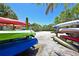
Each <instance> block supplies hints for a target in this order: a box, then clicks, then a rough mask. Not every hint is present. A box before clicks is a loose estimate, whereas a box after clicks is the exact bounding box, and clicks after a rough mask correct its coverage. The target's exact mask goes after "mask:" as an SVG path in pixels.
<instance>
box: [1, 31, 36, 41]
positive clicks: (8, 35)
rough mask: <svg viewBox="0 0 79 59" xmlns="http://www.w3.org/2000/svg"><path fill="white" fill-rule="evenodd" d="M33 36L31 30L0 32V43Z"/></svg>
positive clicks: (33, 33)
mask: <svg viewBox="0 0 79 59" xmlns="http://www.w3.org/2000/svg"><path fill="white" fill-rule="evenodd" d="M28 36H35V32H34V31H33V30H16V31H0V41H2V40H10V39H16V38H24V37H28Z"/></svg>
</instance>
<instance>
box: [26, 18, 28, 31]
mask: <svg viewBox="0 0 79 59" xmlns="http://www.w3.org/2000/svg"><path fill="white" fill-rule="evenodd" d="M28 29H29V26H28V17H26V30H28Z"/></svg>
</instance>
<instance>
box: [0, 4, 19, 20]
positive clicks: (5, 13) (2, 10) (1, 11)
mask: <svg viewBox="0 0 79 59" xmlns="http://www.w3.org/2000/svg"><path fill="white" fill-rule="evenodd" d="M0 17H6V18H12V19H18V17H17V16H16V14H15V12H14V11H13V10H12V9H11V8H10V7H9V6H8V5H7V4H4V3H0Z"/></svg>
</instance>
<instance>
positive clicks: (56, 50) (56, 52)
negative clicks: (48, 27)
mask: <svg viewBox="0 0 79 59" xmlns="http://www.w3.org/2000/svg"><path fill="white" fill-rule="evenodd" d="M51 36H52V34H51V33H50V32H47V31H43V32H37V33H36V38H37V39H38V41H39V43H38V45H39V46H40V48H39V51H38V53H37V56H79V53H77V52H75V51H73V50H70V49H68V48H65V47H63V46H61V45H60V44H58V43H56V42H55V41H53V38H51Z"/></svg>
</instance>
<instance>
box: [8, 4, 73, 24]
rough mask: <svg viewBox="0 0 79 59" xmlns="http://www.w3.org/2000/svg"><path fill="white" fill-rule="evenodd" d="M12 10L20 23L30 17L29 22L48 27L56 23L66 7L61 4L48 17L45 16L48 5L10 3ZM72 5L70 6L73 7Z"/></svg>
mask: <svg viewBox="0 0 79 59" xmlns="http://www.w3.org/2000/svg"><path fill="white" fill-rule="evenodd" d="M8 5H9V6H10V7H11V9H12V10H13V11H14V12H15V13H16V15H17V16H18V19H19V20H20V21H24V22H25V19H26V17H28V19H29V22H30V23H31V24H32V23H38V24H41V25H48V24H51V23H54V19H55V17H56V16H58V15H59V14H60V13H61V12H62V11H63V10H64V6H63V5H62V4H59V5H58V6H57V7H56V8H54V10H53V12H49V13H48V15H46V14H45V11H46V8H47V5H45V4H44V5H42V4H41V5H37V4H33V3H9V4H8ZM71 6H72V5H70V7H71Z"/></svg>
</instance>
